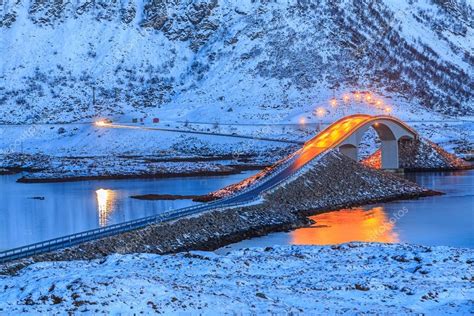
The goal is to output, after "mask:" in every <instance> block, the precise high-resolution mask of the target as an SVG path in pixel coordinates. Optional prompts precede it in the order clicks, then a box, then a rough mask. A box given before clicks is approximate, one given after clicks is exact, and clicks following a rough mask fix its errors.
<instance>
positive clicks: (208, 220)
mask: <svg viewBox="0 0 474 316" xmlns="http://www.w3.org/2000/svg"><path fill="white" fill-rule="evenodd" d="M433 194H436V192H433V191H430V190H427V189H424V188H421V187H420V186H418V185H416V184H414V183H411V182H409V181H407V180H405V179H403V178H400V177H398V176H395V175H392V174H390V173H385V172H382V171H378V170H374V169H371V168H369V167H365V166H363V165H361V164H358V163H356V162H354V161H352V160H351V159H350V158H347V157H345V156H343V155H342V154H340V153H338V152H337V151H333V152H329V153H327V154H325V155H324V156H323V157H321V158H319V159H317V160H315V161H313V162H311V163H309V164H308V165H307V166H305V167H304V168H302V170H301V171H300V172H299V174H298V176H297V177H294V178H292V179H289V180H288V181H287V182H286V183H284V184H283V185H282V186H281V187H279V188H277V189H276V190H274V191H272V192H269V193H267V194H266V195H265V196H264V197H263V198H262V201H261V203H258V204H254V205H247V206H242V207H234V208H227V209H218V210H214V211H209V212H206V213H203V214H200V215H198V216H192V217H187V218H183V219H179V220H176V221H174V222H168V223H163V224H158V225H152V226H149V227H146V228H144V229H140V230H136V231H131V232H128V233H123V234H120V235H116V236H112V237H107V238H104V239H101V240H97V241H93V242H88V243H84V244H81V245H79V246H76V247H72V248H69V249H64V250H62V251H56V252H52V253H49V254H44V255H39V256H36V257H34V258H30V259H27V260H21V261H19V262H13V263H10V264H7V265H5V266H3V267H2V271H3V273H13V272H15V271H17V270H18V269H20V268H22V267H24V266H26V265H29V264H31V263H32V262H37V261H57V260H74V259H94V258H100V257H103V256H106V255H110V254H113V253H122V254H124V253H136V252H144V253H158V254H165V253H175V252H180V251H187V250H195V249H200V250H212V249H216V248H218V247H221V246H224V245H226V244H229V243H232V242H237V241H240V240H243V239H246V238H250V237H255V236H261V235H264V234H267V233H269V232H274V231H282V230H289V229H294V228H297V227H302V226H305V225H309V224H311V222H310V220H309V219H308V218H307V217H306V215H309V214H316V213H321V212H326V211H329V210H333V209H337V208H347V207H351V206H356V205H362V204H367V203H375V202H382V201H389V200H394V199H407V198H418V197H422V196H429V195H433Z"/></svg>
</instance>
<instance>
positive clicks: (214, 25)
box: [0, 0, 474, 123]
mask: <svg viewBox="0 0 474 316" xmlns="http://www.w3.org/2000/svg"><path fill="white" fill-rule="evenodd" d="M472 16H473V2H472V1H471V0H467V1H466V0H458V1H439V0H436V1H435V0H418V1H414V0H406V1H398V0H385V1H382V0H377V1H368V0H366V1H356V0H341V1H329V0H327V1H304V0H295V1H264V0H260V1H251V0H246V1H229V0H199V1H192V0H185V1H175V0H161V1H160V0H148V1H144V0H120V1H118V0H110V1H92V0H76V1H66V0H62V1H61V0H60V1H44V0H31V1H23V0H0V55H1V56H2V58H1V60H0V121H1V122H5V123H15V122H33V121H34V122H70V121H78V120H88V119H90V118H92V117H96V116H115V117H119V116H125V117H129V116H137V115H143V114H140V113H146V114H147V115H149V116H152V115H155V116H160V117H165V118H167V119H185V118H188V119H198V120H202V121H214V120H217V119H219V120H220V121H222V120H227V121H241V120H254V121H255V120H257V121H271V122H281V121H289V120H293V121H294V120H295V119H296V118H297V117H299V116H301V115H307V114H309V113H311V112H312V111H313V109H314V107H315V106H316V105H327V102H328V99H329V98H331V97H332V96H333V95H334V96H336V97H340V96H341V95H342V94H343V93H345V92H350V91H355V90H364V91H365V90H369V91H372V92H373V93H374V94H376V95H378V96H380V97H381V98H383V99H384V100H385V101H386V102H387V103H390V104H391V105H392V106H393V107H394V113H401V114H403V113H411V112H415V113H416V114H417V115H423V114H424V113H426V111H427V110H428V111H431V110H434V111H436V112H438V113H445V114H451V115H461V116H465V115H472V114H473V113H474V106H473V101H472V100H473V94H474V93H473V87H474V83H473V75H472V74H473V73H474V71H473V70H474V67H473V65H474V55H473V50H474V44H473V43H474V35H473V34H474V22H473V20H472ZM348 111H349V112H350V111H351V110H350V109H349V110H348ZM402 116H403V115H402Z"/></svg>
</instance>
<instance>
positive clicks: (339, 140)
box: [0, 114, 418, 263]
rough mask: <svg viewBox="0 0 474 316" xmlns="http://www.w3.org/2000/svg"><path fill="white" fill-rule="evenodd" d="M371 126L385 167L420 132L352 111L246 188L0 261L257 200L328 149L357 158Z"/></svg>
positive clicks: (0, 258) (14, 252) (393, 164)
mask: <svg viewBox="0 0 474 316" xmlns="http://www.w3.org/2000/svg"><path fill="white" fill-rule="evenodd" d="M370 127H373V128H374V129H375V131H376V132H377V134H378V135H379V138H380V141H381V151H382V168H385V169H396V168H398V167H399V164H398V141H399V140H401V139H416V138H417V137H418V134H417V133H416V132H415V131H414V130H413V129H412V128H410V127H409V126H407V125H406V124H405V123H403V122H402V121H400V120H398V119H396V118H394V117H391V116H370V115H363V114H358V115H351V116H347V117H344V118H342V119H340V120H339V121H336V122H335V123H333V124H331V125H330V126H329V127H327V128H326V129H325V130H323V131H322V132H320V133H319V134H318V135H316V136H315V137H314V138H312V139H310V140H309V141H307V142H306V143H305V144H304V146H303V147H302V148H301V149H299V150H298V151H296V152H295V153H294V154H292V155H290V156H289V157H288V158H287V159H285V160H283V161H281V162H279V163H278V164H276V165H275V166H274V167H273V168H272V169H271V171H270V172H269V173H267V174H265V176H264V177H262V178H261V179H259V180H258V181H256V182H255V183H253V184H252V185H250V186H249V187H248V188H246V189H244V190H243V191H239V192H236V193H235V194H233V195H231V196H229V197H226V198H223V199H221V200H217V201H214V202H211V203H207V204H200V205H197V206H192V207H187V208H182V209H177V210H172V211H168V212H165V213H161V214H158V215H153V216H150V217H146V218H142V219H137V220H134V221H130V222H125V223H120V224H115V225H110V226H106V227H102V228H98V229H94V230H90V231H86V232H82V233H78V234H74V235H70V236H64V237H60V238H56V239H52V240H48V241H44V242H40V243H37V244H33V245H28V246H24V247H20V248H16V249H11V250H7V251H4V252H0V263H1V262H7V261H10V260H14V259H18V258H24V257H27V256H31V255H36V254H41V253H45V252H48V251H52V250H57V249H61V248H65V247H70V246H74V245H77V244H80V243H83V242H87V241H91V240H95V239H99V238H103V237H107V236H112V235H116V234H120V233H123V232H127V231H130V230H135V229H139V228H143V227H145V226H147V225H150V224H156V223H163V222H168V221H172V220H177V219H180V218H182V217H186V216H190V215H196V214H199V213H202V212H205V211H209V210H213V209H222V208H229V207H234V206H242V205H243V204H246V203H249V202H254V201H257V200H258V199H260V197H261V195H262V194H263V193H265V192H268V191H269V190H271V189H273V188H275V187H278V186H279V185H280V184H282V183H283V182H284V181H286V180H288V179H290V178H291V177H292V176H294V175H295V173H296V172H297V171H299V170H301V168H302V167H303V166H305V165H306V164H307V163H308V162H310V161H312V160H313V159H315V158H316V157H318V156H320V155H321V154H322V153H324V152H327V151H328V150H331V149H339V150H340V151H341V152H342V153H343V154H345V155H347V156H349V157H351V158H353V159H355V160H357V151H358V150H357V148H358V146H359V143H360V141H361V139H362V136H363V134H364V133H365V132H366V131H367V130H368V129H369V128H370Z"/></svg>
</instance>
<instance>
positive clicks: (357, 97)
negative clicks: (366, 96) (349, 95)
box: [354, 92, 362, 101]
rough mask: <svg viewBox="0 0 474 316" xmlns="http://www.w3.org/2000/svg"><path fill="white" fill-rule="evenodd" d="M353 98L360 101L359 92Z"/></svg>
mask: <svg viewBox="0 0 474 316" xmlns="http://www.w3.org/2000/svg"><path fill="white" fill-rule="evenodd" d="M354 98H355V99H356V101H360V100H361V99H362V96H361V95H360V93H359V92H356V93H355V94H354Z"/></svg>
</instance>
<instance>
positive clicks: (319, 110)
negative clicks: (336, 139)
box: [316, 107, 326, 131]
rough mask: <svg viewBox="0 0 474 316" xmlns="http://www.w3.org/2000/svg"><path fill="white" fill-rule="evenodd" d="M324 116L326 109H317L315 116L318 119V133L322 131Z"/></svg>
mask: <svg viewBox="0 0 474 316" xmlns="http://www.w3.org/2000/svg"><path fill="white" fill-rule="evenodd" d="M324 115H326V109H324V108H322V107H319V108H317V110H316V116H317V117H318V118H319V126H318V131H320V130H322V129H323V117H324Z"/></svg>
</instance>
